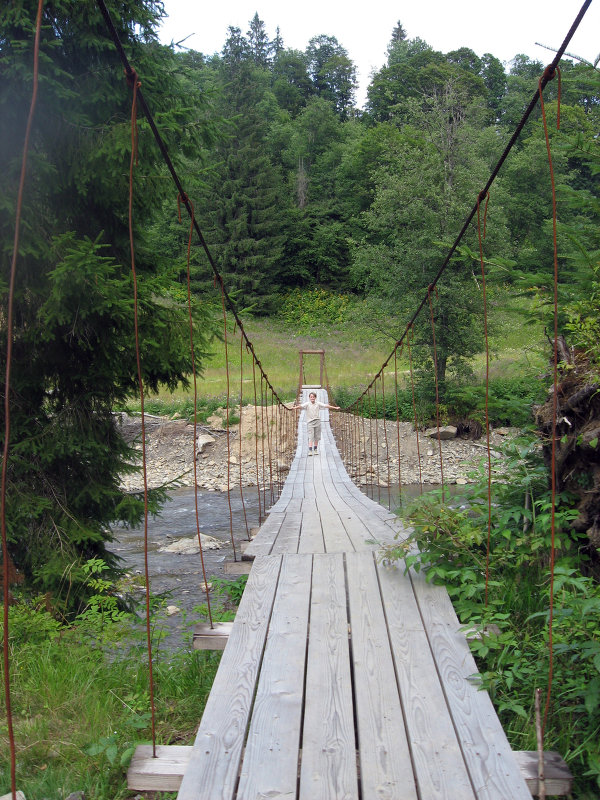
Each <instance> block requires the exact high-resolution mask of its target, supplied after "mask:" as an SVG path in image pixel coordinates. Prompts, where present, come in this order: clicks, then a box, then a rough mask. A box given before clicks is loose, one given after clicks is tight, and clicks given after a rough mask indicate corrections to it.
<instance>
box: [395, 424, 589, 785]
mask: <svg viewBox="0 0 600 800" xmlns="http://www.w3.org/2000/svg"><path fill="white" fill-rule="evenodd" d="M505 459H506V460H505V461H504V462H500V463H499V464H496V465H495V466H494V482H493V484H492V506H491V530H490V558H489V582H488V587H487V588H488V603H487V605H486V604H485V593H486V577H485V576H486V560H487V538H488V497H487V475H486V474H485V473H484V472H482V473H481V474H480V475H479V476H478V480H477V482H476V483H474V484H472V485H469V486H466V487H464V489H463V490H461V493H460V494H459V495H457V494H455V495H453V498H452V503H451V504H446V503H444V502H443V501H442V497H441V492H430V493H428V494H427V495H424V496H423V498H420V499H418V500H417V501H415V502H414V503H413V504H412V505H411V506H410V507H408V509H407V510H406V511H405V516H406V517H407V519H408V520H409V522H410V524H411V525H412V526H413V528H414V533H413V534H412V536H411V537H410V538H409V540H408V542H406V543H402V544H401V545H397V546H395V547H392V548H390V549H389V550H388V552H387V555H386V557H387V558H397V557H404V558H405V560H406V564H407V568H408V567H412V568H414V569H415V570H420V569H422V570H424V571H425V572H426V574H427V579H428V580H431V581H434V582H436V583H442V584H444V585H445V586H446V588H447V590H448V593H449V594H450V597H451V598H452V601H453V604H454V607H455V609H456V612H457V614H458V616H459V619H460V620H461V622H462V623H463V624H464V625H465V627H468V628H476V629H478V630H479V631H481V632H483V635H482V637H481V638H479V639H473V640H472V641H471V642H470V644H471V647H472V649H473V651H474V654H475V656H476V658H477V660H478V664H479V669H480V673H481V681H482V686H483V687H484V688H485V689H487V690H488V691H489V693H490V695H491V697H492V699H493V701H494V704H495V706H496V709H497V711H498V712H499V715H500V719H501V722H502V724H503V726H504V728H505V730H506V731H507V734H508V737H509V740H510V742H511V744H512V746H513V748H514V749H516V750H533V749H535V747H536V742H535V726H534V721H533V702H534V691H535V689H536V688H537V687H542V688H544V687H545V686H546V685H547V679H548V672H549V649H548V615H549V573H548V566H549V561H548V555H549V551H550V544H551V538H552V532H551V497H550V493H549V490H548V473H547V470H546V468H545V466H544V464H543V461H542V456H541V452H540V449H539V447H538V442H537V439H535V438H533V437H530V438H527V439H522V440H517V441H515V442H513V443H511V444H510V445H507V447H506V452H505ZM576 516H577V511H576V510H574V509H573V508H572V507H571V498H570V497H569V496H567V495H566V494H559V495H558V497H557V506H556V515H555V542H556V569H555V582H554V623H553V639H554V680H553V692H552V705H551V709H550V715H549V719H548V726H547V730H546V738H545V745H544V746H545V749H548V750H553V749H556V750H558V751H560V752H561V753H562V754H563V756H564V757H565V758H566V760H567V762H568V763H569V765H570V767H571V771H572V772H573V774H574V775H575V776H576V785H577V789H576V793H575V795H574V796H576V797H579V798H589V800H591V798H592V797H597V796H598V795H597V793H598V788H599V787H600V745H599V740H598V730H599V728H600V625H599V624H598V620H599V619H600V613H599V612H600V586H598V584H597V583H596V582H595V581H594V580H593V578H592V577H588V576H587V575H586V572H587V564H586V558H585V555H583V552H584V551H583V548H582V545H583V544H584V542H582V541H580V540H579V538H578V537H577V535H576V534H575V533H574V532H573V531H572V529H571V523H572V521H573V520H574V518H575V517H576ZM411 546H412V547H413V552H409V550H410V548H411ZM415 546H416V550H417V551H418V552H415Z"/></svg>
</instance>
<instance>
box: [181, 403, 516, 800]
mask: <svg viewBox="0 0 600 800" xmlns="http://www.w3.org/2000/svg"><path fill="white" fill-rule="evenodd" d="M323 417H325V419H324V421H323V440H322V443H321V446H320V448H321V452H320V453H319V455H318V456H308V455H307V448H306V434H305V425H304V424H303V420H300V423H299V424H300V443H299V447H298V451H297V455H296V459H295V461H294V464H293V467H292V470H290V475H289V477H288V482H287V483H286V486H285V488H284V492H283V493H282V496H281V497H280V499H279V501H278V502H277V503H276V504H275V505H274V507H273V509H272V510H271V513H270V514H269V516H268V518H267V520H266V521H265V523H264V525H263V526H262V528H261V529H260V531H259V533H258V534H257V536H256V538H255V539H254V541H253V542H252V544H251V545H249V547H248V549H247V550H246V555H248V554H250V555H251V556H254V557H255V560H254V566H253V568H252V571H251V573H250V578H249V580H248V584H247V586H246V589H245V592H244V595H243V599H242V603H241V605H240V608H239V611H238V614H237V617H236V620H235V622H234V625H233V628H232V632H231V636H230V638H229V642H228V644H227V647H226V648H225V651H224V653H223V656H222V659H221V664H220V667H219V671H218V673H217V676H216V679H215V683H214V686H213V689H212V691H211V694H210V697H209V700H208V703H207V706H206V709H205V712H204V715H203V717H202V721H201V724H200V728H199V730H198V734H197V738H196V742H195V744H194V747H193V749H192V754H191V757H190V762H189V767H188V768H187V769H186V771H185V775H184V778H183V781H182V783H181V789H180V791H179V795H178V798H179V800H217V798H218V800H241V799H242V798H243V799H244V800H259V798H260V799H263V798H268V797H269V798H284V797H285V798H288V799H289V800H291V799H292V798H294V800H358V799H359V798H362V800H509V799H510V800H528V798H529V797H530V793H529V790H528V788H527V785H526V784H525V781H524V780H523V778H522V777H521V775H520V773H519V768H518V766H517V763H516V761H515V758H514V756H513V754H512V753H511V751H510V747H509V746H508V742H507V740H506V737H505V735H504V732H503V731H502V728H501V726H500V723H499V721H498V718H497V716H496V714H495V713H494V711H493V708H492V706H491V703H490V700H489V698H488V696H487V694H486V693H485V692H481V691H479V690H478V686H477V685H476V683H475V682H473V680H472V675H473V673H475V672H476V669H475V664H474V662H473V660H472V657H471V655H470V652H469V649H468V645H467V643H466V641H465V638H464V636H463V634H462V633H461V632H460V625H459V623H458V620H457V619H456V616H455V615H454V611H453V609H452V606H451V604H450V601H449V599H448V595H447V593H446V592H445V590H443V589H441V588H440V587H435V586H430V585H429V584H426V583H425V582H424V580H423V579H422V577H421V576H419V575H412V574H405V573H404V571H403V570H402V569H397V568H391V567H384V566H382V565H380V564H378V562H377V558H376V552H375V551H376V550H377V548H378V547H379V545H380V543H382V542H385V541H389V540H390V539H392V538H393V537H394V535H396V534H397V535H400V536H402V535H404V532H403V531H402V529H401V527H400V526H399V525H398V523H397V522H396V521H395V520H394V519H393V517H392V515H390V513H389V512H388V511H387V510H386V509H384V508H382V507H381V506H379V505H378V504H376V503H374V502H373V501H372V500H370V499H369V498H368V497H366V496H365V495H364V494H362V493H361V492H360V491H359V490H358V489H356V487H354V486H353V484H352V483H351V482H350V480H349V478H348V476H347V473H346V471H345V470H344V468H343V465H342V463H341V460H340V459H339V456H338V454H337V450H336V449H335V444H334V442H333V437H332V436H331V432H330V429H329V424H328V422H327V419H326V417H327V415H326V414H325V413H323Z"/></svg>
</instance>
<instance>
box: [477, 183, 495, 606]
mask: <svg viewBox="0 0 600 800" xmlns="http://www.w3.org/2000/svg"><path fill="white" fill-rule="evenodd" d="M480 199H481V198H478V199H477V237H478V240H479V261H480V263H481V281H482V283H481V286H482V291H483V332H484V336H485V436H486V445H487V448H486V449H487V495H488V525H487V544H486V551H485V606H486V608H487V604H488V595H489V582H490V544H491V539H492V454H491V450H490V415H489V399H490V348H489V341H488V313H487V291H486V281H485V263H484V260H483V240H484V239H485V234H486V228H485V220H486V217H487V208H488V201H489V193H488V194H487V195H486V200H485V211H484V221H483V236H482V234H481V217H480V213H479V204H480Z"/></svg>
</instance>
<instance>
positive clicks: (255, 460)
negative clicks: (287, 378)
mask: <svg viewBox="0 0 600 800" xmlns="http://www.w3.org/2000/svg"><path fill="white" fill-rule="evenodd" d="M252 382H253V384H254V450H255V458H254V464H255V466H256V490H257V492H258V524H259V525H260V524H261V522H262V518H263V515H262V510H261V509H262V505H261V501H260V480H259V477H258V398H257V395H256V358H255V357H254V353H252Z"/></svg>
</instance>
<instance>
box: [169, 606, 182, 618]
mask: <svg viewBox="0 0 600 800" xmlns="http://www.w3.org/2000/svg"><path fill="white" fill-rule="evenodd" d="M180 611H181V609H180V608H179V606H167V617H172V616H173V614H178V613H179V612H180Z"/></svg>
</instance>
